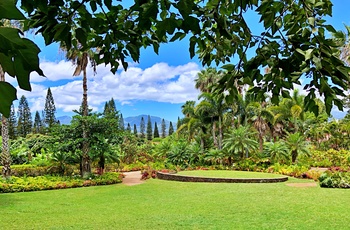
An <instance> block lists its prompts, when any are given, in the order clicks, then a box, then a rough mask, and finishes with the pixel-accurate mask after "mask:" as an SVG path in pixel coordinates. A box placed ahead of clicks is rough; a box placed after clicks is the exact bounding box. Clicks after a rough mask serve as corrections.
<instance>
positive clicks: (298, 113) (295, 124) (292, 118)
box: [271, 90, 305, 132]
mask: <svg viewBox="0 0 350 230" xmlns="http://www.w3.org/2000/svg"><path fill="white" fill-rule="evenodd" d="M304 98H305V97H304V96H303V95H300V94H299V91H298V90H294V91H293V95H292V96H291V98H283V99H282V101H281V102H280V103H279V105H277V106H273V107H271V111H273V112H274V113H275V115H276V117H278V119H276V122H277V123H280V124H282V123H285V122H287V124H286V125H285V128H286V129H287V130H288V131H289V132H291V131H293V132H298V130H299V128H300V127H301V126H302V125H300V122H304V120H305V112H304Z"/></svg>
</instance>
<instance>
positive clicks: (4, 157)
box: [0, 65, 11, 179]
mask: <svg viewBox="0 0 350 230" xmlns="http://www.w3.org/2000/svg"><path fill="white" fill-rule="evenodd" d="M0 81H2V82H4V81H5V73H4V71H3V69H2V67H1V65H0ZM1 136H2V154H1V164H2V176H3V177H4V178H6V179H8V178H10V177H11V155H10V148H9V130H8V122H7V118H6V117H5V116H4V115H2V119H1Z"/></svg>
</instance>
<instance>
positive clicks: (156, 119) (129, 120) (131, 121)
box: [124, 114, 176, 133]
mask: <svg viewBox="0 0 350 230" xmlns="http://www.w3.org/2000/svg"><path fill="white" fill-rule="evenodd" d="M142 117H143V119H144V120H145V129H147V121H148V115H145V114H142V115H139V116H135V117H126V118H124V125H125V128H126V127H127V125H128V123H129V124H130V126H131V131H134V124H136V128H137V131H138V132H140V124H141V119H142ZM150 117H151V122H152V128H153V129H154V123H155V122H157V127H158V130H159V133H161V129H162V119H163V118H160V117H156V116H150ZM164 121H165V126H166V132H168V128H169V125H170V121H168V120H164ZM173 127H174V130H176V123H174V122H173Z"/></svg>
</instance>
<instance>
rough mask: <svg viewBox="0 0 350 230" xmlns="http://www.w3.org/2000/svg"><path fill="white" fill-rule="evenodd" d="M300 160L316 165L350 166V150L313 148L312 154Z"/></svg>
mask: <svg viewBox="0 0 350 230" xmlns="http://www.w3.org/2000/svg"><path fill="white" fill-rule="evenodd" d="M300 162H303V164H308V165H310V166H314V167H332V166H343V167H350V151H348V150H344V149H342V150H334V149H329V150H327V151H320V150H316V149H311V151H310V156H304V157H302V158H300Z"/></svg>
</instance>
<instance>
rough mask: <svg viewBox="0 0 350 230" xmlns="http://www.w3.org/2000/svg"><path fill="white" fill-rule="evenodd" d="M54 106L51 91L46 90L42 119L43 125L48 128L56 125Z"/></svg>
mask: <svg viewBox="0 0 350 230" xmlns="http://www.w3.org/2000/svg"><path fill="white" fill-rule="evenodd" d="M55 113H56V106H55V101H54V100H53V96H52V93H51V89H50V88H48V89H47V94H46V100H45V108H44V114H45V117H43V119H44V122H45V124H46V125H47V126H48V127H49V128H50V127H52V125H54V124H56V123H57V121H56V116H55Z"/></svg>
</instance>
